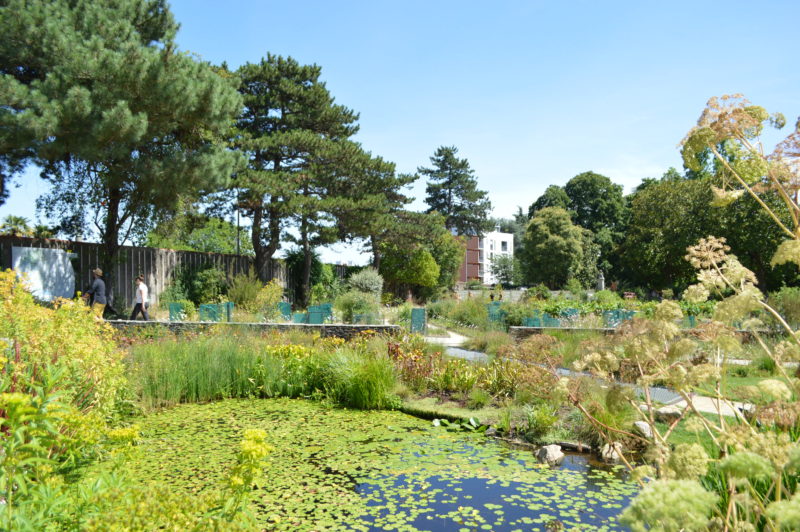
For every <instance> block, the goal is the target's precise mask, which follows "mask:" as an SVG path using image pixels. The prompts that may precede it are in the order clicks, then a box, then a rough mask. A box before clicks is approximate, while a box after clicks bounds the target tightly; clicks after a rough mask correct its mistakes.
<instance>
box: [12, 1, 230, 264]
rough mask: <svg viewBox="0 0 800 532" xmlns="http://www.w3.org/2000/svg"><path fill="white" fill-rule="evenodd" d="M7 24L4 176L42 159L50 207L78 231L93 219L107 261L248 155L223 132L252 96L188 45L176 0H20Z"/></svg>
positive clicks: (47, 206) (222, 180) (222, 179)
mask: <svg viewBox="0 0 800 532" xmlns="http://www.w3.org/2000/svg"><path fill="white" fill-rule="evenodd" d="M0 26H2V27H3V32H2V35H0V94H3V95H4V96H5V98H4V102H3V108H2V110H0V153H3V154H4V155H3V162H2V163H0V169H2V172H3V176H2V177H3V178H7V177H8V176H9V172H13V171H15V170H19V169H20V168H21V167H22V165H23V164H25V163H28V162H32V163H35V164H37V165H38V166H40V167H41V168H42V169H43V172H42V176H43V177H44V178H45V179H47V180H48V181H49V182H50V183H51V184H52V189H51V192H50V193H49V194H48V195H46V196H45V197H44V198H42V201H41V202H40V204H39V205H40V207H41V208H42V209H43V210H44V211H45V213H47V215H48V216H50V217H53V218H58V219H61V220H62V221H64V222H67V225H70V226H71V229H72V231H73V232H76V233H77V232H82V231H85V230H86V229H87V228H88V225H89V224H91V225H93V226H94V229H95V230H96V231H97V232H98V233H99V235H100V238H101V240H102V241H103V244H104V247H103V250H104V256H103V257H102V260H101V263H102V264H103V265H104V266H105V268H106V269H108V270H110V269H111V268H110V266H111V264H112V263H113V261H114V259H115V257H116V253H117V251H118V248H119V245H120V244H121V242H122V241H124V240H125V239H126V238H127V237H128V236H130V235H131V234H132V233H134V232H136V231H138V230H143V229H144V228H145V227H146V226H147V224H148V221H149V220H150V219H152V217H153V216H154V214H155V213H157V212H159V211H163V210H169V209H171V208H173V207H174V205H175V202H176V199H177V197H178V195H179V194H180V193H184V194H185V193H191V192H193V191H198V190H202V189H207V188H208V189H210V188H215V187H218V186H220V185H221V184H223V183H225V181H226V180H227V179H228V177H229V175H230V174H231V172H232V171H233V169H234V168H235V166H236V164H237V161H238V160H239V155H238V154H237V153H235V152H232V151H231V150H228V149H227V148H226V147H225V146H224V145H222V144H221V143H219V142H217V141H216V140H217V139H218V138H219V137H220V136H221V135H222V134H223V133H224V132H225V131H226V130H227V129H228V127H229V125H230V123H231V120H232V118H233V117H234V116H235V115H236V113H238V111H239V109H240V105H241V104H240V102H241V100H240V98H239V96H238V95H237V93H236V90H235V88H234V86H233V84H232V83H231V82H230V81H229V80H227V79H224V78H222V77H220V76H219V75H218V74H217V73H216V72H215V70H214V69H213V68H211V67H210V66H209V65H208V64H206V63H203V62H200V61H198V60H196V59H195V58H193V57H191V56H190V55H187V54H185V53H179V52H178V51H177V50H176V47H175V43H174V36H175V32H176V30H177V24H176V23H175V21H174V20H173V17H172V14H171V13H170V11H169V9H168V8H167V5H166V2H164V1H163V0H115V1H111V0H98V1H88V0H78V1H73V0H55V1H49V0H48V1H45V0H32V1H22V0H9V1H7V2H4V3H3V5H2V7H0Z"/></svg>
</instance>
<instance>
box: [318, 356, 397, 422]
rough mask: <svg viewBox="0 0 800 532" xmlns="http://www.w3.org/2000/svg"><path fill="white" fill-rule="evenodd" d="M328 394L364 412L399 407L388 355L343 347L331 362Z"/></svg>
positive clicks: (341, 402)
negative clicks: (376, 354) (393, 391)
mask: <svg viewBox="0 0 800 532" xmlns="http://www.w3.org/2000/svg"><path fill="white" fill-rule="evenodd" d="M329 371H330V377H329V379H330V384H329V385H328V388H327V389H326V393H327V395H328V396H329V397H330V398H331V399H333V400H334V401H336V402H337V403H338V404H341V405H344V406H348V407H352V408H359V409H362V410H369V409H378V408H391V407H393V406H396V403H397V401H396V399H395V396H394V394H393V393H392V390H394V388H395V384H396V382H395V376H394V368H393V367H392V364H391V362H390V361H389V359H388V358H386V357H385V356H375V355H373V354H371V353H362V352H359V351H357V350H353V349H350V348H348V347H342V348H340V349H338V350H337V351H336V353H335V354H334V355H333V356H332V357H331V359H330V366H329Z"/></svg>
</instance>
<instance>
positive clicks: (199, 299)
mask: <svg viewBox="0 0 800 532" xmlns="http://www.w3.org/2000/svg"><path fill="white" fill-rule="evenodd" d="M226 285H227V283H226V280H225V272H223V271H222V270H218V269H217V268H214V267H213V266H210V265H209V266H205V267H203V268H201V269H199V270H197V271H195V272H194V275H192V278H191V282H190V284H189V299H191V300H192V301H194V302H195V303H196V304H198V305H200V304H203V303H218V302H219V301H220V299H221V297H222V296H223V295H225V289H226Z"/></svg>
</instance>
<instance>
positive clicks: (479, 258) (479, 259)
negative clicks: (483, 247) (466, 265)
mask: <svg viewBox="0 0 800 532" xmlns="http://www.w3.org/2000/svg"><path fill="white" fill-rule="evenodd" d="M478 262H483V251H479V252H478Z"/></svg>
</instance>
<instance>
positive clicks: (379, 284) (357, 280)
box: [347, 268, 383, 298]
mask: <svg viewBox="0 0 800 532" xmlns="http://www.w3.org/2000/svg"><path fill="white" fill-rule="evenodd" d="M347 284H348V285H350V288H352V289H353V290H357V291H359V292H363V293H365V294H372V295H373V296H376V297H378V298H379V297H380V296H381V292H383V277H381V274H379V273H378V272H377V271H376V270H375V269H374V268H364V269H363V270H361V271H359V272H356V273H354V274H353V275H351V276H350V278H349V279H348V280H347Z"/></svg>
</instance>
